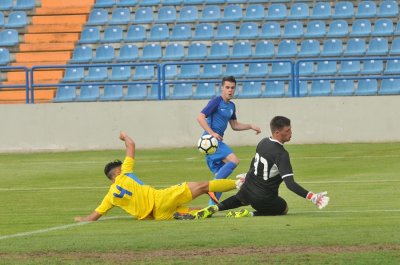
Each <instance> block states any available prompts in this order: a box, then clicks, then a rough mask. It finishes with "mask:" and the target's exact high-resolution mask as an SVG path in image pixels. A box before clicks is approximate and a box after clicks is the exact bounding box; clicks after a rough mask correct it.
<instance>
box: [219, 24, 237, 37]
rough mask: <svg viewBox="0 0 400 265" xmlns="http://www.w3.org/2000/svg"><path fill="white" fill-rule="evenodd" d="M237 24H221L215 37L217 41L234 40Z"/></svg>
mask: <svg viewBox="0 0 400 265" xmlns="http://www.w3.org/2000/svg"><path fill="white" fill-rule="evenodd" d="M236 35H237V34H236V24H234V23H221V24H219V25H218V27H217V32H216V35H215V37H214V38H215V39H217V40H223V39H227V40H229V39H234V38H235V37H236Z"/></svg>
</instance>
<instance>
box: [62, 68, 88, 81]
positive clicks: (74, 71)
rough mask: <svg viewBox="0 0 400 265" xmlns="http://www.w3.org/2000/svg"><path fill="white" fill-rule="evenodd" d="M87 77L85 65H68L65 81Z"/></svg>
mask: <svg viewBox="0 0 400 265" xmlns="http://www.w3.org/2000/svg"><path fill="white" fill-rule="evenodd" d="M84 77H85V69H84V68H83V67H68V68H66V69H65V74H64V78H63V79H62V81H63V82H79V81H81V80H82V79H83V78H84Z"/></svg>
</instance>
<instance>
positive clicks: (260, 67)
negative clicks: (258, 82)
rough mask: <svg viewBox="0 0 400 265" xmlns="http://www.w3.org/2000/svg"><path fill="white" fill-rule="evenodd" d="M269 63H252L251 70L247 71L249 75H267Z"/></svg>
mask: <svg viewBox="0 0 400 265" xmlns="http://www.w3.org/2000/svg"><path fill="white" fill-rule="evenodd" d="M268 72H269V70H268V64H267V63H250V64H249V70H248V71H247V73H246V76H248V77H265V76H267V75H268Z"/></svg>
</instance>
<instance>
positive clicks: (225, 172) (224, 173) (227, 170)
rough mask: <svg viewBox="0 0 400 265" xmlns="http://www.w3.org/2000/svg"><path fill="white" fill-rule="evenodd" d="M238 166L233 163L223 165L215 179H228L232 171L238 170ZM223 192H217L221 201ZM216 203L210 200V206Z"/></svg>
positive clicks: (216, 194) (216, 195)
mask: <svg viewBox="0 0 400 265" xmlns="http://www.w3.org/2000/svg"><path fill="white" fill-rule="evenodd" d="M236 166H237V165H236V164H235V163H233V162H228V163H226V164H225V165H223V166H222V167H221V168H220V169H219V170H218V172H217V174H216V175H215V177H214V179H226V178H227V177H228V176H229V175H230V174H231V173H232V171H233V170H234V169H235V168H236ZM221 195H222V192H215V197H217V199H218V200H219V198H221ZM214 204H215V203H214V202H213V201H212V200H211V199H210V200H209V202H208V205H214Z"/></svg>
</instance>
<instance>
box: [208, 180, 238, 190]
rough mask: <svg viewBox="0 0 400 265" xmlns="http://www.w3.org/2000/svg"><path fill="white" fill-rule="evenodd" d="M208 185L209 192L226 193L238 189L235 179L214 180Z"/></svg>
mask: <svg viewBox="0 0 400 265" xmlns="http://www.w3.org/2000/svg"><path fill="white" fill-rule="evenodd" d="M208 185H209V186H208V190H209V191H213V192H225V191H230V190H233V189H236V183H235V181H234V180H233V179H214V180H211V181H210V182H209V184H208Z"/></svg>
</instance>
